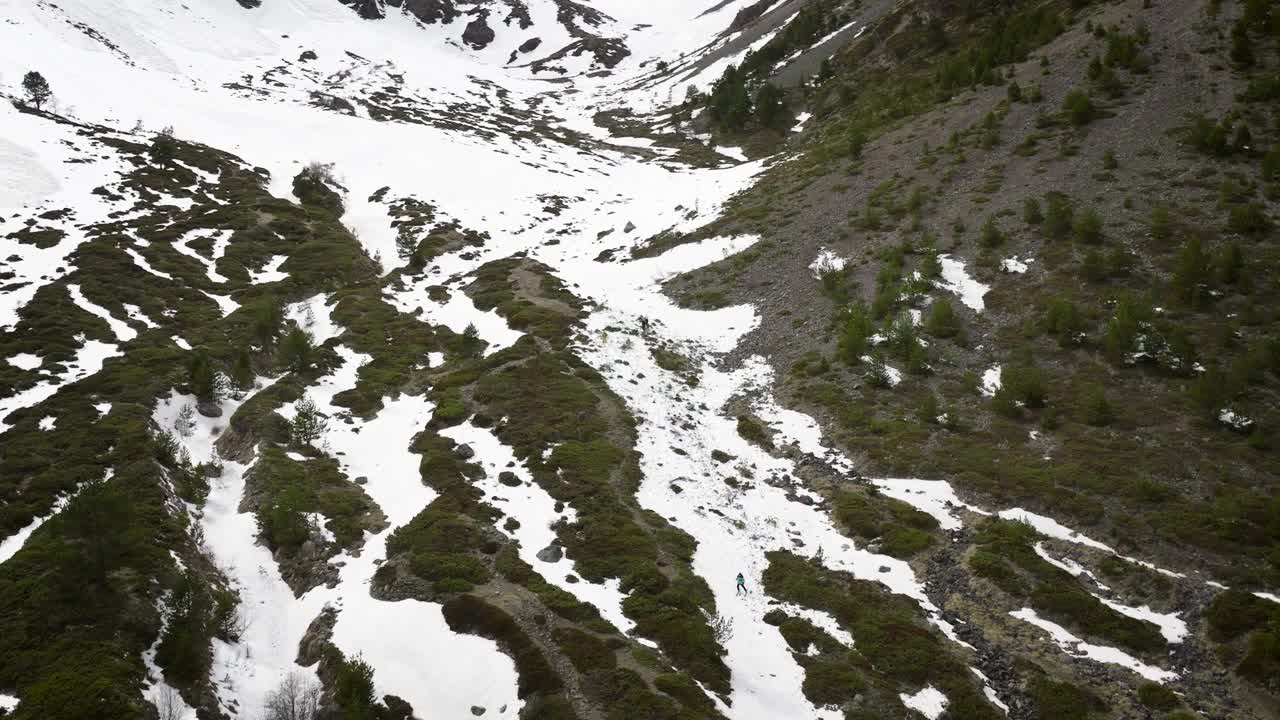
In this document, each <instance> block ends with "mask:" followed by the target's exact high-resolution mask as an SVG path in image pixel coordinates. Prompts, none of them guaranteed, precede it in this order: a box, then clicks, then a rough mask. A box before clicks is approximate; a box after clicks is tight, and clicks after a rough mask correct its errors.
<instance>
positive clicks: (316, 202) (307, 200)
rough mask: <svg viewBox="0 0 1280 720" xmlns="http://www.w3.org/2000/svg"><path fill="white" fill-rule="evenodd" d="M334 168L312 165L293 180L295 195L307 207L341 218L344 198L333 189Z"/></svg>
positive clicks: (334, 184) (335, 183) (319, 164)
mask: <svg viewBox="0 0 1280 720" xmlns="http://www.w3.org/2000/svg"><path fill="white" fill-rule="evenodd" d="M336 185H337V182H336V181H335V180H334V177H333V166H332V165H325V164H322V163H312V164H310V165H308V166H306V167H305V168H303V169H302V171H301V172H299V173H298V174H297V175H296V176H295V177H294V178H293V194H294V195H295V196H296V197H297V198H298V201H299V202H301V203H302V204H303V205H305V206H307V207H312V208H316V209H318V210H321V211H324V212H327V213H329V214H331V215H332V216H333V217H340V216H341V215H342V212H343V204H342V196H341V195H339V194H338V193H337V192H336V191H335V190H334V189H333V187H334V186H336Z"/></svg>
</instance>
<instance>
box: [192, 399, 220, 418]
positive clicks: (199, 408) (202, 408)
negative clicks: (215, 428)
mask: <svg viewBox="0 0 1280 720" xmlns="http://www.w3.org/2000/svg"><path fill="white" fill-rule="evenodd" d="M196 412H198V413H200V414H201V415H203V416H205V417H207V418H216V417H222V406H221V405H219V404H218V403H216V402H207V401H205V402H199V403H196Z"/></svg>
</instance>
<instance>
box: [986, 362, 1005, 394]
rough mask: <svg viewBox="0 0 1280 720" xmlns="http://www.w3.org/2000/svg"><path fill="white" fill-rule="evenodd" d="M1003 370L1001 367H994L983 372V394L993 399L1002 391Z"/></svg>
mask: <svg viewBox="0 0 1280 720" xmlns="http://www.w3.org/2000/svg"><path fill="white" fill-rule="evenodd" d="M1000 376H1001V370H1000V366H999V365H992V366H991V367H989V368H987V369H986V370H984V371H983V372H982V394H983V395H985V396H986V397H992V396H994V395H995V394H996V391H997V390H999V389H1000V383H1001V378H1000Z"/></svg>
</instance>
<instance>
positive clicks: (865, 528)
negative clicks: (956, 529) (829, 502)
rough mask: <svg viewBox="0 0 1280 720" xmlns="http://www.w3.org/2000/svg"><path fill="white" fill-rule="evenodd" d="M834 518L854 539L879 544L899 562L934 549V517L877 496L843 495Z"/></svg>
mask: <svg viewBox="0 0 1280 720" xmlns="http://www.w3.org/2000/svg"><path fill="white" fill-rule="evenodd" d="M835 516H836V519H837V520H838V521H840V523H841V524H842V525H843V526H844V527H845V528H846V531H847V532H848V533H849V534H850V535H852V536H853V537H857V538H862V539H864V540H878V541H879V542H880V544H881V550H882V551H883V552H884V553H886V554H888V555H892V556H893V557H899V558H909V557H911V556H912V555H915V554H916V553H917V552H919V551H920V550H923V549H924V548H926V547H928V546H930V545H932V544H933V542H934V534H935V533H936V531H937V529H938V522H937V520H935V519H934V518H933V517H932V516H930V515H928V514H926V513H922V512H920V511H919V510H916V509H915V508H913V507H911V506H910V505H907V504H906V503H904V502H902V501H900V500H895V499H893V498H889V497H884V496H882V495H880V494H878V493H876V494H864V493H859V492H842V493H840V494H839V495H838V496H837V497H836V501H835Z"/></svg>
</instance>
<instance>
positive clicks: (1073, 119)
mask: <svg viewBox="0 0 1280 720" xmlns="http://www.w3.org/2000/svg"><path fill="white" fill-rule="evenodd" d="M1062 110H1063V112H1065V113H1066V115H1067V121H1068V122H1070V123H1071V124H1072V125H1077V126H1079V125H1088V124H1089V123H1091V122H1093V121H1094V120H1095V119H1096V118H1097V116H1098V110H1097V108H1096V107H1094V104H1093V99H1092V98H1090V97H1089V93H1088V92H1086V91H1084V90H1080V89H1075V90H1071V91H1070V92H1068V93H1067V95H1066V97H1065V98H1063V100H1062Z"/></svg>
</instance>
